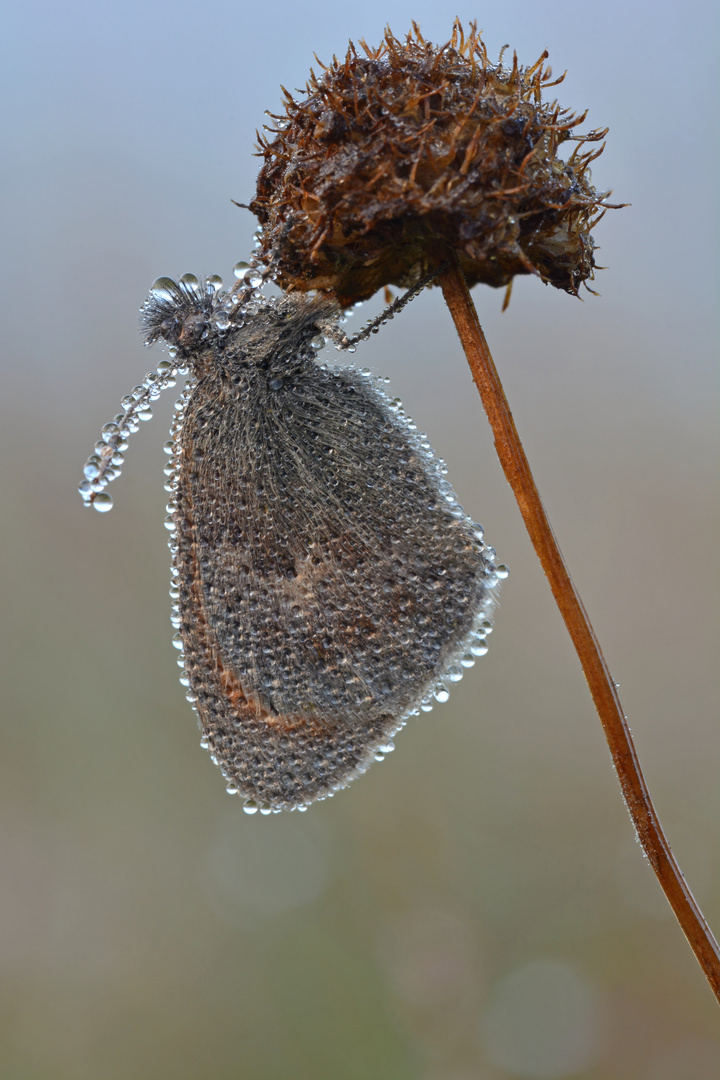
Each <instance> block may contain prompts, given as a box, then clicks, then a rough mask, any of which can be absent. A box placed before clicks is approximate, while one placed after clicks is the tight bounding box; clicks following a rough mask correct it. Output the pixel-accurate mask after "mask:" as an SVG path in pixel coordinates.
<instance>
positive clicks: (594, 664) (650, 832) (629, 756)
mask: <svg viewBox="0 0 720 1080" xmlns="http://www.w3.org/2000/svg"><path fill="white" fill-rule="evenodd" d="M437 280H438V282H439V284H440V285H441V287H442V291H443V295H444V297H445V302H446V303H447V306H448V308H449V309H450V314H451V315H452V318H453V321H454V323H455V328H456V330H457V332H458V334H459V336H460V341H461V342H462V346H463V349H464V350H465V355H466V356H467V360H468V363H469V365H470V370H471V372H472V376H473V379H474V381H475V385H476V386H477V388H478V390H479V392H480V397H481V399H482V403H483V407H484V409H485V412H486V413H487V417H488V420H489V421H490V426H491V427H492V430H493V434H494V436H495V448H496V450H497V453H498V457H499V458H500V463H501V465H502V467H503V471H504V473H505V476H506V478H507V481H508V483H509V484H510V487H511V488H512V489H513V492H514V494H515V498H516V499H517V502H518V505H519V507H520V512H521V514H522V516H523V520H524V521H525V526H526V528H527V531H528V533H529V534H530V539H531V540H532V543H533V546H534V548H535V551H536V552H537V555H538V558H539V559H540V562H541V564H542V568H543V570H544V571H545V574H546V575H547V578H548V581H549V582H550V588H551V589H552V592H553V596H554V597H555V601H556V603H557V605H558V607H559V609H560V613H561V614H562V617H563V619H564V620H565V625H566V626H567V628H568V632H569V634H570V637H571V638H572V641H573V644H574V646H575V649H576V651H577V654H578V656H579V658H580V663H581V664H582V669H583V672H584V673H585V678H586V679H587V682H588V686H589V688H590V693H591V694H592V697H593V701H594V702H595V708H596V709H597V711H598V714H599V716H600V720H601V722H602V725H603V729H604V731H605V738H606V739H607V743H608V746H609V748H610V753H611V755H612V759H613V762H614V764H615V768H616V770H617V775H618V779H619V781H620V787H621V788H622V793H623V796H624V798H625V803H626V806H627V808H628V812H629V814H630V817H631V819H632V822H633V825H634V826H635V829H636V831H637V835H638V839H639V840H640V843H641V844H642V846H643V850H644V852H645V854H646V855H647V857H648V859H649V861H650V865H651V866H652V868H653V870H654V871H655V874H656V876H657V879H658V881H659V882H660V887H661V888H662V890H663V892H664V893H665V896H666V897H667V899H668V901H669V903H670V906H671V907H672V909H673V911H674V912H675V915H676V917H677V920H678V922H679V923H680V926H681V927H682V929H683V931H684V932H685V936H686V937H687V939H688V941H689V942H690V946H691V948H692V950H693V952H694V953H695V956H696V957H697V959H698V962H699V963H700V966H701V967H702V969H703V971H704V972H705V976H706V978H707V980H708V982H709V983H710V986H711V987H712V990H713V992H714V993H715V996H716V997H717V998H718V1000H719V1001H720V950H719V949H718V945H717V942H716V941H715V938H714V937H713V934H712V931H711V930H710V928H709V926H708V925H707V923H706V922H705V919H704V917H703V914H702V912H701V911H700V908H699V907H698V905H697V904H696V902H695V899H694V897H693V895H692V893H691V892H690V889H689V888H688V886H687V884H686V882H685V878H684V877H683V874H682V872H681V870H680V867H679V866H678V864H677V862H676V861H675V857H674V855H673V853H672V851H671V850H670V845H669V844H668V842H667V840H666V838H665V835H664V833H663V830H662V826H661V825H660V820H659V818H658V816H657V814H656V812H655V808H654V806H653V804H652V800H651V798H650V793H649V791H648V789H647V785H646V783H645V778H644V777H643V774H642V769H641V768H640V762H639V760H638V756H637V753H636V751H635V746H634V744H633V740H632V736H631V734H630V728H629V727H628V723H627V719H626V717H625V713H624V712H623V709H622V705H621V703H620V698H619V697H618V693H617V688H616V686H615V683H614V681H613V679H612V677H611V675H610V671H609V669H608V666H607V664H606V662H605V658H604V656H603V654H602V651H601V649H600V645H599V644H598V641H597V638H596V637H595V632H594V630H593V628H592V625H591V623H590V619H589V618H588V616H587V613H586V611H585V608H584V606H583V603H582V601H581V599H580V597H579V595H578V592H577V590H576V588H575V586H574V585H573V583H572V580H571V578H570V573H569V571H568V568H567V566H566V564H565V560H564V559H563V556H562V552H561V551H560V548H559V546H558V542H557V540H556V539H555V535H554V533H553V531H552V528H551V526H550V522H549V520H548V517H547V514H546V513H545V509H544V507H543V504H542V502H541V499H540V495H539V493H538V490H537V487H536V486H535V481H534V480H533V476H532V473H531V471H530V465H529V463H528V460H527V457H526V456H525V451H524V450H523V447H522V443H521V442H520V436H519V435H518V433H517V429H516V427H515V422H514V420H513V418H512V413H511V412H510V407H509V405H508V402H507V398H506V397H505V392H504V390H503V387H502V383H501V382H500V378H499V376H498V373H497V369H496V368H495V364H494V362H493V358H492V356H491V355H490V350H489V349H488V346H487V342H486V341H485V335H484V334H483V332H482V328H481V326H480V322H479V320H478V316H477V312H476V310H475V305H474V304H473V301H472V297H471V296H470V291H469V289H468V286H467V282H466V281H465V277H464V275H463V273H462V270H461V269H460V267H459V266H458V265H457V263H455V264H454V265H451V266H450V267H448V268H447V269H444V270H443V271H442V272H441V273H440V274H439V275H438V279H437Z"/></svg>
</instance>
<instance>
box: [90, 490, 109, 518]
mask: <svg viewBox="0 0 720 1080" xmlns="http://www.w3.org/2000/svg"><path fill="white" fill-rule="evenodd" d="M112 504H113V501H112V495H108V493H107V491H100V492H99V493H98V494H97V495H96V496H95V498H94V499H93V506H94V507H95V509H96V510H97V511H98V513H99V514H106V513H107V512H108V510H112Z"/></svg>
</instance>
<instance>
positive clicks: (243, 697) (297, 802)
mask: <svg viewBox="0 0 720 1080" xmlns="http://www.w3.org/2000/svg"><path fill="white" fill-rule="evenodd" d="M261 283H262V278H261V276H260V275H259V274H258V273H257V272H256V271H254V270H249V271H248V272H247V273H246V274H245V275H244V277H243V281H242V284H241V285H238V286H236V287H235V288H233V289H231V290H229V291H228V292H225V291H223V289H222V287H221V282H220V279H219V278H216V277H213V278H208V279H206V280H205V281H200V280H199V279H198V278H196V277H195V276H194V275H191V274H186V275H184V276H183V277H181V278H180V279H179V280H178V281H174V280H173V279H171V278H160V279H158V281H157V282H155V284H154V285H153V287H152V289H151V292H150V295H149V298H148V300H147V301H146V303H145V305H144V307H143V309H142V316H141V325H142V330H143V333H144V335H145V340H146V343H147V344H153V343H154V342H157V341H162V342H164V343H165V345H166V346H167V347H168V355H169V359H168V360H164V361H161V363H160V364H159V365H158V369H157V371H156V372H151V373H150V374H149V375H148V376H147V377H146V380H145V382H144V383H143V384H142V385H141V386H138V387H136V388H135V389H134V391H133V392H132V394H131V395H129V396H128V397H127V398H124V399H123V402H122V404H123V408H124V412H123V413H121V414H118V416H116V417H115V419H114V421H113V422H111V423H110V424H107V425H106V426H105V427H104V428H103V431H102V439H101V441H100V442H99V443H98V444H97V445H96V451H95V454H93V455H92V456H91V457H90V459H89V460H88V462H87V464H86V466H85V477H86V478H85V480H84V482H83V484H81V486H80V490H81V494H82V496H83V499H84V500H85V502H86V504H87V505H94V506H95V507H96V508H97V509H99V510H104V509H109V507H110V506H111V505H112V501H111V499H110V496H109V494H108V493H107V491H106V490H105V488H106V486H107V483H108V482H109V480H111V479H113V478H114V477H115V476H116V475H117V474H118V472H119V470H120V466H121V464H122V458H123V452H124V449H126V448H127V438H128V436H129V434H130V433H131V432H132V431H133V430H136V429H137V427H138V426H139V425H138V421H139V420H142V419H148V418H149V415H148V414H150V413H151V409H150V401H152V400H153V398H154V397H157V396H158V394H159V393H160V391H161V390H162V389H163V388H164V387H165V386H166V385H172V384H174V382H175V381H176V378H177V376H178V374H180V375H182V374H187V375H188V376H189V379H188V382H187V384H186V386H185V389H184V391H183V393H182V396H181V397H180V400H179V402H178V403H177V405H176V412H175V417H174V420H173V424H172V429H171V433H170V434H171V437H170V441H169V443H168V444H166V449H167V450H168V452H169V454H170V465H169V467H168V469H167V470H166V472H167V474H168V483H167V485H166V487H167V488H168V490H169V491H170V493H171V499H170V503H169V505H168V518H167V520H166V524H167V526H168V528H169V529H170V531H171V540H170V548H171V553H172V587H171V597H172V600H173V612H172V621H173V623H174V625H175V627H176V629H177V634H176V638H175V644H176V645H177V646H178V648H179V649H180V650H181V656H180V660H179V663H180V664H181V665H182V668H183V674H182V677H181V682H183V683H184V685H185V686H186V687H187V693H186V697H187V698H188V700H189V701H190V702H191V704H192V706H193V708H194V709H195V710H196V712H197V715H198V719H199V723H200V727H201V729H202V732H203V738H202V744H203V745H204V746H206V747H207V748H208V749H209V750H210V752H211V755H212V759H213V761H215V762H216V764H218V765H219V767H220V768H221V770H222V772H223V775H224V777H225V780H226V784H227V790H228V791H229V792H231V793H236V792H237V793H239V794H240V795H241V796H242V798H243V799H244V801H245V809H246V810H247V811H248V812H251V813H252V812H255V811H256V810H257V809H258V808H259V809H260V810H261V811H262V812H264V813H269V812H272V811H278V810H282V809H298V810H304V809H306V808H307V806H308V805H309V804H310V803H312V802H313V801H314V800H316V799H322V798H325V797H327V796H329V795H332V794H333V793H334V792H335V791H336V790H338V789H339V788H342V787H344V786H345V785H347V784H348V783H349V782H350V781H351V780H352V779H353V778H354V777H355V776H357V775H358V774H359V773H362V772H363V771H364V770H365V769H366V768H367V767H368V766H369V765H370V764H371V763H372V761H374V760H381V759H382V758H383V757H384V756H385V754H386V753H388V752H389V751H390V750H391V749H392V748H393V743H392V738H393V736H394V735H395V733H396V732H397V731H398V730H399V729H400V728H401V727H402V726H403V725H404V724H405V722H406V720H407V718H408V717H409V716H410V715H412V714H414V713H417V712H418V711H420V710H429V709H430V708H432V705H433V702H434V701H444V700H446V699H447V697H448V694H449V685H451V684H452V683H453V682H455V681H457V680H458V679H459V678H461V676H462V674H463V670H464V668H466V667H470V666H472V665H473V664H474V662H475V659H476V658H477V657H478V656H482V655H484V653H485V652H486V651H487V635H488V634H489V633H490V631H491V628H492V626H491V616H492V612H493V608H494V606H495V602H496V596H497V588H498V585H499V582H500V581H501V579H502V578H503V577H504V576H506V573H507V569H506V568H505V567H504V566H501V565H498V564H497V562H496V556H495V552H494V550H493V549H492V548H490V547H488V546H487V545H486V544H485V542H484V539H483V532H482V529H481V528H480V526H478V525H476V524H475V523H474V522H473V521H472V520H470V518H468V517H467V516H466V515H465V513H464V511H463V509H462V507H461V506H460V504H459V502H458V499H457V496H456V495H455V492H454V491H453V489H452V487H451V486H450V484H449V483H448V481H447V480H446V479H445V475H444V474H445V467H444V464H443V462H442V461H440V460H439V459H438V458H437V457H436V456H435V455H434V453H433V451H432V449H431V447H430V444H429V443H428V441H427V438H426V437H425V436H424V435H422V434H420V433H419V432H418V431H417V428H416V426H415V424H414V423H413V422H412V421H411V420H410V418H409V417H408V416H407V415H406V414H405V412H404V411H403V409H402V406H401V405H400V403H399V402H398V401H397V400H391V399H390V398H389V396H388V395H387V394H386V393H385V392H384V390H383V389H382V387H381V385H380V383H379V381H377V380H375V379H373V378H372V377H371V376H370V373H369V372H367V371H363V370H358V369H357V368H355V367H352V366H346V367H340V366H334V365H324V364H320V363H319V362H318V358H317V354H318V351H319V349H321V348H322V347H323V346H324V344H325V342H326V339H327V338H328V337H329V338H331V339H334V340H335V341H336V343H338V344H339V345H340V346H341V347H348V346H350V347H353V345H352V342H351V340H350V339H348V338H347V337H346V336H345V335H344V333H343V331H342V330H341V328H340V319H341V318H342V312H341V311H340V309H339V308H338V305H337V303H336V301H335V300H334V299H333V298H331V297H328V296H324V295H322V294H318V295H315V296H307V295H304V294H296V293H293V294H289V295H283V296H280V297H267V296H265V295H264V294H263V293H262V291H261V289H260V287H259V286H260V285H261ZM403 302H404V301H403ZM373 329H374V327H373ZM361 336H362V335H361ZM354 340H359V339H354Z"/></svg>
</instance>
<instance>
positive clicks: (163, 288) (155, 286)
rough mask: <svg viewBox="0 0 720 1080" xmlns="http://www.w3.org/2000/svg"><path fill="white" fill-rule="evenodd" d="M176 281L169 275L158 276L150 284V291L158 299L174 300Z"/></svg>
mask: <svg viewBox="0 0 720 1080" xmlns="http://www.w3.org/2000/svg"><path fill="white" fill-rule="evenodd" d="M177 288H178V287H177V282H175V281H173V279H172V278H169V277H159V278H156V280H155V281H153V283H152V285H151V286H150V292H151V293H152V294H153V296H156V297H157V298H158V300H174V299H175V297H176V296H177Z"/></svg>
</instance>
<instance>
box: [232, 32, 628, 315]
mask: <svg viewBox="0 0 720 1080" xmlns="http://www.w3.org/2000/svg"><path fill="white" fill-rule="evenodd" d="M362 46H363V50H364V53H365V55H358V53H357V51H356V49H355V47H354V46H353V45H352V44H351V45H350V48H349V51H348V54H347V56H346V57H345V59H344V60H343V61H338V60H337V59H334V60H333V62H332V64H331V65H330V66H329V67H327V68H324V70H323V73H322V75H321V76H320V77H318V76H316V75H315V74H314V73H313V74H312V75H311V78H310V80H309V82H308V84H307V88H306V94H305V96H304V97H303V99H302V100H300V101H296V100H294V99H293V98H292V97H291V96H290V95H289V94H287V92H286V103H285V108H286V115H285V116H282V117H275V118H274V119H275V121H276V123H275V127H274V128H271V129H270V131H269V134H270V138H269V139H268V138H262V137H261V145H260V150H261V155H262V156H263V157H264V159H265V161H264V164H263V166H262V168H261V170H260V174H259V176H258V183H257V193H256V196H255V198H254V200H253V201H252V203H251V204H250V208H251V210H252V211H253V212H254V213H255V214H256V216H257V217H258V219H259V221H260V223H261V224H262V226H263V236H262V240H261V247H260V251H259V256H260V258H262V259H264V260H265V261H266V262H267V263H269V264H270V265H271V267H272V269H273V271H274V273H275V275H276V277H277V279H278V281H279V283H280V284H281V285H282V286H283V287H284V288H286V289H301V290H306V289H324V290H331V291H332V292H333V293H334V294H335V295H336V296H337V297H338V299H339V300H340V301H341V302H342V303H350V302H354V301H357V300H362V299H365V298H367V297H368V296H370V295H372V293H374V292H375V291H376V290H377V289H378V288H380V287H381V286H383V285H387V284H394V285H399V286H402V287H410V286H412V285H413V284H415V283H416V282H417V281H418V280H419V279H420V278H421V277H422V276H424V275H425V274H427V273H428V271H431V270H432V269H433V268H434V267H435V266H436V265H437V264H438V263H439V262H440V261H442V259H443V258H444V257H446V256H447V254H448V252H450V251H452V252H454V253H455V254H456V255H457V257H458V258H459V260H460V264H461V266H462V269H463V271H464V273H465V276H466V278H467V280H468V282H469V284H475V283H476V282H479V281H482V282H485V283H486V284H488V285H495V286H499V285H507V284H508V283H509V282H510V281H511V280H512V278H513V276H514V275H515V274H528V273H534V274H538V275H539V276H540V277H541V278H542V280H543V281H546V282H549V283H550V284H552V285H555V286H557V287H558V288H560V289H565V290H567V291H568V292H570V293H577V290H578V287H579V285H580V284H581V283H582V282H584V281H587V280H588V279H591V278H592V277H593V267H594V259H593V240H592V237H591V236H590V228H591V227H592V225H593V224H594V221H595V220H597V218H598V216H599V215H601V214H602V209H601V208H602V207H603V206H604V205H605V204H604V203H603V199H604V197H605V195H606V194H607V193H599V192H597V191H595V189H594V188H593V187H592V186H591V185H590V173H589V170H588V164H589V162H590V161H591V160H592V159H593V158H594V157H597V155H598V153H600V150H597V149H596V150H595V151H594V152H593V151H592V150H585V151H583V150H582V149H581V147H582V145H583V143H587V142H597V141H598V140H600V139H602V137H603V136H604V134H605V132H604V131H602V132H598V131H592V132H590V133H589V134H587V135H585V136H583V137H581V136H577V135H574V134H573V131H574V129H575V128H576V127H577V125H578V124H580V123H581V122H582V120H583V119H584V116H580V117H577V116H575V115H573V114H572V113H569V112H568V110H566V109H561V108H560V106H559V105H558V104H557V102H554V101H553V102H551V103H544V102H543V101H542V93H543V91H544V90H546V89H547V88H548V87H550V86H555V85H557V83H558V82H560V81H562V80H561V79H558V80H555V81H554V82H553V81H552V74H551V71H550V68H549V67H546V66H545V59H546V57H547V54H546V53H545V54H543V56H542V57H541V58H540V60H538V62H537V63H536V64H534V65H533V66H532V67H530V68H523V67H521V66H519V65H518V62H517V58H516V57H514V59H513V63H512V66H511V67H510V66H508V67H504V66H503V64H502V59H501V61H500V62H499V63H497V64H492V63H490V62H489V61H488V58H487V53H486V50H485V46H484V44H483V42H482V39H481V38H480V36H479V34H478V32H477V29H476V27H475V26H474V25H473V26H471V29H470V34H469V35H468V36H467V37H466V36H465V35H464V33H463V30H462V27H461V25H460V24H459V22H456V24H455V27H454V29H453V34H452V38H451V40H450V42H449V43H448V44H446V45H444V46H442V47H437V46H435V45H432V44H430V43H429V42H426V41H424V39H423V38H422V36H421V34H420V31H419V30H418V28H417V26H415V27H414V31H413V33H411V34H409V35H408V37H407V38H406V40H405V41H400V40H398V39H397V38H395V37H394V36H393V34H392V33H391V32H390V31H389V30H388V31H386V34H385V38H384V40H383V42H382V44H381V45H380V46H379V47H378V48H376V49H372V48H369V47H368V46H367V45H365V43H364V42H363V43H362ZM570 139H572V140H575V141H576V142H577V143H578V145H577V146H576V148H575V150H574V152H573V153H572V154H571V155H570V156H569V159H568V160H564V159H563V158H561V157H559V156H558V151H559V148H560V146H561V144H562V143H563V142H565V141H566V140H570Z"/></svg>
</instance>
